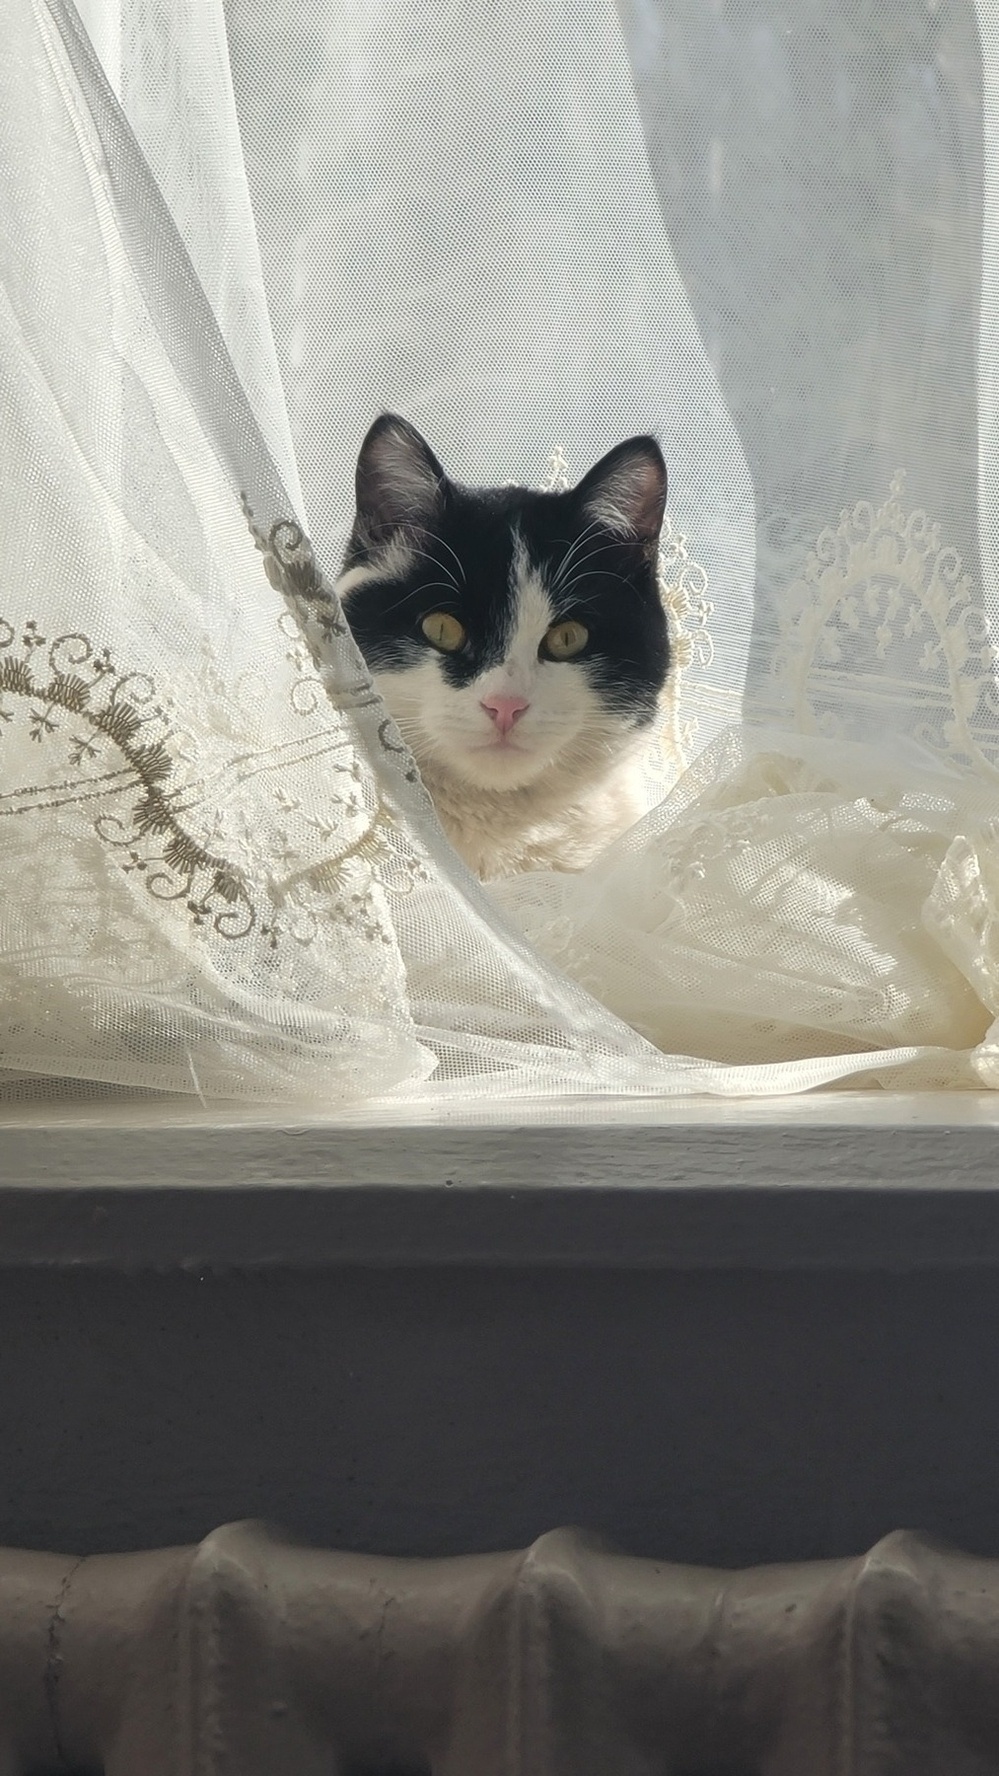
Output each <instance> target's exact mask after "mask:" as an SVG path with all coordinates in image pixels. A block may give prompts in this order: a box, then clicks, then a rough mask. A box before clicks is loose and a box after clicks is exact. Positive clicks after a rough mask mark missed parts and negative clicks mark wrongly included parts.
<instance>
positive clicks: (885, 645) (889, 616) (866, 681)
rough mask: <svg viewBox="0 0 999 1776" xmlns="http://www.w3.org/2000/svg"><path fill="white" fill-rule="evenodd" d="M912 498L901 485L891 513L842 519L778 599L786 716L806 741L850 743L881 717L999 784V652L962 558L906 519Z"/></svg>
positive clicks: (869, 508) (777, 677) (886, 507)
mask: <svg viewBox="0 0 999 1776" xmlns="http://www.w3.org/2000/svg"><path fill="white" fill-rule="evenodd" d="M904 486H905V482H904V477H903V475H902V474H901V473H899V474H897V475H896V476H895V478H894V480H893V481H892V484H891V489H890V492H889V495H888V498H887V499H886V500H885V501H884V502H883V503H882V504H881V505H880V506H875V505H874V504H873V502H871V501H869V500H858V501H857V503H856V504H855V505H854V506H852V507H850V508H848V509H846V510H844V511H843V512H841V513H840V517H839V522H838V524H836V525H835V526H830V527H828V528H827V529H825V530H823V531H822V532H821V533H820V534H819V536H818V538H817V540H816V541H815V543H814V545H813V547H812V548H811V550H810V551H808V552H807V554H806V556H805V559H804V561H803V563H802V565H801V566H800V567H799V569H798V571H797V573H795V574H794V575H793V577H792V579H791V583H790V584H789V585H788V584H786V583H785V589H784V590H783V591H782V592H780V594H779V596H775V595H771V604H772V607H773V610H774V612H775V618H776V625H777V633H778V642H777V646H776V648H775V650H774V657H773V666H772V670H773V681H774V684H775V686H779V687H780V690H781V691H782V693H783V698H784V704H783V709H782V711H781V713H782V715H783V717H784V719H790V721H791V722H792V724H793V726H794V727H796V728H799V729H803V730H804V731H805V732H815V731H816V730H818V731H819V732H821V733H825V734H828V735H830V736H840V735H849V733H850V731H851V724H852V722H853V720H854V718H855V717H856V716H859V717H861V718H863V717H864V715H865V713H866V711H867V709H868V708H869V707H876V708H878V709H879V710H880V711H881V712H882V719H886V720H887V721H889V722H892V721H893V720H894V721H898V719H899V717H901V721H902V723H903V725H904V726H905V728H906V730H907V731H908V732H909V733H910V734H911V735H912V736H913V737H914V738H915V739H917V740H919V741H921V742H923V743H924V744H927V745H930V746H933V747H935V748H936V749H938V750H943V751H945V752H947V753H949V754H950V756H951V757H952V758H954V759H955V760H956V761H958V762H959V763H961V764H963V765H968V764H971V765H972V766H973V767H974V768H975V769H976V770H977V771H979V772H980V773H982V774H984V775H985V776H986V777H995V776H996V775H999V770H997V766H996V753H997V751H999V734H997V726H996V666H997V664H999V648H997V646H996V643H995V640H994V638H993V636H992V634H991V632H990V628H989V623H988V618H987V616H986V613H985V611H984V609H983V608H982V603H981V599H980V597H979V596H978V595H977V593H976V588H975V587H974V585H973V582H972V579H971V576H970V575H969V574H968V573H966V572H965V569H964V565H963V562H962V560H961V557H960V555H959V554H958V551H957V550H956V549H954V548H952V547H950V546H949V545H947V544H945V543H944V542H943V540H942V533H941V527H940V525H939V524H935V523H933V522H931V520H930V519H929V518H928V517H927V515H926V513H925V512H924V511H919V510H916V511H912V512H906V511H905V509H904V506H903V503H902V496H903V493H904ZM893 706H894V709H895V710H897V711H898V712H899V714H898V716H893V714H892V707H893Z"/></svg>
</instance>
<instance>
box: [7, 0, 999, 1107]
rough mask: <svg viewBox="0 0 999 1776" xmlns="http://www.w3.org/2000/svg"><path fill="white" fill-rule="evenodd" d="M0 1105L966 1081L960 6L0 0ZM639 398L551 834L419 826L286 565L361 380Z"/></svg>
mask: <svg viewBox="0 0 999 1776" xmlns="http://www.w3.org/2000/svg"><path fill="white" fill-rule="evenodd" d="M6 23H7V32H6V46H5V54H4V57H3V58H2V60H0V182H2V189H0V378H2V383H3V389H2V401H0V452H2V473H0V487H2V492H0V869H2V888H3V893H2V898H0V987H2V997H0V1068H2V1073H0V1093H2V1095H3V1096H6V1097H8V1098H10V1097H17V1096H25V1095H28V1094H38V1093H43V1094H44V1093H45V1092H46V1091H49V1090H52V1089H54V1086H55V1082H56V1081H59V1080H62V1081H66V1080H69V1081H73V1082H78V1083H80V1084H85V1085H86V1086H87V1087H88V1088H90V1089H95V1090H96V1089H104V1088H108V1087H111V1088H118V1087H125V1088H130V1089H136V1088H139V1089H156V1090H166V1091H172V1092H186V1093H193V1094H197V1095H198V1096H200V1097H202V1098H204V1099H208V1098H210V1097H222V1098H230V1099H232V1098H243V1099H258V1100H263V1101H267V1100H273V1101H289V1100H293V1099H297V1100H300V1101H303V1102H308V1103H311V1104H313V1105H319V1106H326V1105H329V1106H333V1105H335V1104H337V1103H338V1102H343V1101H346V1100H350V1099H355V1100H356V1099H357V1098H359V1097H364V1096H377V1095H381V1094H385V1093H391V1094H393V1095H395V1096H396V1097H398V1096H400V1095H402V1096H406V1095H411V1096H413V1097H416V1096H423V1097H425V1096H427V1095H428V1094H434V1095H436V1096H438V1097H440V1098H441V1099H442V1100H444V1101H446V1100H447V1099H448V1098H449V1097H450V1098H455V1099H458V1100H460V1099H462V1098H464V1097H467V1096H468V1095H469V1094H470V1093H475V1094H476V1095H482V1094H485V1095H487V1096H488V1095H490V1094H493V1093H500V1092H502V1093H503V1094H504V1095H506V1096H509V1095H510V1094H522V1095H532V1096H537V1095H541V1094H547V1093H584V1092H587V1093H591V1092H595V1093H608V1092H616V1093H649V1094H679V1093H686V1092H690V1091H708V1092H715V1093H730V1094H745V1093H762V1092H775V1091H777V1092H790V1091H799V1090H805V1089H810V1088H813V1087H815V1086H820V1085H829V1084H834V1083H842V1084H847V1085H848V1084H850V1083H853V1082H856V1083H861V1084H864V1085H870V1084H871V1083H878V1084H882V1085H885V1086H895V1085H899V1086H906V1087H920V1086H956V1087H960V1086H963V1087H976V1086H977V1087H981V1086H982V1085H986V1086H992V1085H993V1084H997V1083H999V1035H997V1032H999V1022H997V1021H996V1020H999V938H997V934H996V910H997V907H999V762H997V761H999V700H997V666H999V651H997V643H996V639H995V633H996V632H995V618H996V605H997V597H999V549H997V544H996V537H997V523H996V520H997V517H999V513H997V510H996V508H997V506H999V474H997V472H996V466H995V465H996V460H997V459H996V448H997V444H999V375H997V365H999V349H997V344H996V342H997V340H999V325H997V323H999V313H997V309H999V247H997V240H999V235H997V231H996V228H995V223H994V214H995V209H996V204H995V198H996V189H995V188H996V182H997V178H999V174H997V171H996V143H997V141H999V111H997V107H999V94H997V92H996V62H997V47H999V4H996V0H981V3H980V4H979V5H978V6H977V7H976V6H974V5H973V4H971V0H955V3H954V4H953V5H951V6H948V7H942V6H939V5H938V4H936V0H905V3H904V4H900V5H898V6H896V7H892V8H883V7H881V6H877V5H875V4H873V3H872V0H846V4H843V3H842V0H836V3H835V4H834V0H809V4H807V5H805V6H803V5H802V4H801V3H800V0H794V3H793V4H792V0H734V3H731V4H726V5H724V6H723V5H721V4H714V3H711V4H706V3H705V0H621V4H620V6H615V5H614V4H613V3H612V0H573V4H572V5H571V6H570V5H568V4H565V5H556V6H552V7H539V6H537V5H536V4H535V3H534V0H511V3H510V4H509V5H507V6H504V7H502V8H499V9H497V8H496V7H494V6H492V5H487V4H486V0H439V3H438V4H435V5H434V6H432V7H426V6H418V5H416V4H414V0H313V3H312V4H310V5H309V6H307V7H306V6H305V5H303V4H302V3H301V0H228V3H227V4H226V5H225V7H224V8H223V5H222V0H172V4H171V5H170V6H169V7H167V6H165V5H164V4H162V0H86V3H82V0H81V4H80V5H79V9H77V8H75V7H74V6H73V4H72V3H71V0H8V9H7V15H6ZM386 407H388V408H392V409H394V410H396V411H399V412H403V413H405V414H406V415H407V416H408V417H409V418H410V419H412V420H413V421H414V422H415V424H417V425H418V426H419V427H420V429H421V431H423V432H424V433H425V434H426V436H427V437H428V438H430V439H431V440H432V441H433V444H434V448H435V450H437V451H438V452H439V454H440V455H441V458H442V460H445V461H446V462H447V464H448V467H449V469H451V471H452V472H453V473H454V474H455V475H456V476H458V477H459V478H463V479H465V480H468V481H471V482H477V483H478V482H481V483H487V482H504V481H509V480H518V481H521V482H524V483H526V484H528V485H539V486H540V485H545V484H548V485H553V484H555V485H557V484H560V480H561V478H564V477H565V476H566V475H567V476H568V477H569V479H570V480H573V479H575V478H577V477H578V476H579V475H581V474H582V473H583V472H584V471H585V470H586V469H587V468H588V467H589V465H590V464H591V463H592V462H593V461H595V460H596V458H597V457H598V456H600V455H601V454H602V453H603V452H604V451H605V450H606V449H608V448H609V447H610V446H611V445H613V444H614V443H615V442H617V441H618V440H619V439H621V438H624V437H626V436H627V435H628V434H630V433H634V432H638V431H645V430H653V431H655V432H656V434H657V435H658V437H659V438H660V441H661V443H662V446H663V450H664V453H665V456H666V460H667V463H668V465H669V475H670V494H669V509H668V514H667V521H666V524H665V527H664V532H663V546H662V552H661V572H660V579H661V586H662V591H663V597H664V600H665V603H666V607H667V612H668V615H669V619H670V625H671V631H672V639H673V651H674V662H675V667H674V671H673V675H672V678H671V681H670V685H669V695H668V703H667V706H666V707H665V708H664V709H663V712H662V721H661V723H660V724H659V726H658V728H657V731H656V733H655V736H654V740H653V742H652V743H651V744H650V749H649V758H648V763H647V771H646V778H647V786H648V804H649V811H648V813H647V815H646V816H645V818H644V819H643V820H642V821H640V823H639V824H638V825H637V826H636V827H634V828H633V829H632V830H631V831H630V832H629V833H627V834H626V835H625V836H624V837H623V838H622V839H620V840H618V841H617V843H616V844H615V845H613V846H612V847H611V848H610V849H609V850H608V851H607V853H606V854H605V855H603V856H602V857H601V858H599V859H598V861H597V862H596V863H595V864H592V865H590V866H589V867H588V868H587V869H585V870H584V871H582V872H580V873H578V874H572V875H569V874H548V873H534V874H531V875H524V876H521V877H516V878H513V879H511V880H509V881H506V882H503V883H498V884H494V885H492V886H490V887H489V888H484V887H483V886H482V885H481V884H479V883H478V882H476V881H475V880H473V878H472V877H471V876H470V875H469V874H468V872H467V871H466V870H465V868H464V866H463V865H462V864H461V863H460V862H459V860H458V859H457V858H456V856H455V855H454V854H453V853H452V851H451V849H450V847H449V845H448V844H447V842H446V840H445V838H444V836H443V833H442V832H441V829H440V827H439V825H438V823H437V820H436V816H435V814H434V810H433V807H432V805H431V803H430V800H429V798H428V796H427V794H426V792H425V791H424V790H423V788H422V786H421V783H420V780H419V775H418V772H417V770H416V767H415V765H414V762H413V760H412V758H411V756H410V755H409V753H408V751H407V750H406V747H405V746H404V744H403V742H402V740H401V738H400V736H399V734H398V733H397V731H396V729H395V728H394V726H393V724H392V722H391V720H390V719H389V717H388V715H387V712H386V710H385V708H384V706H383V705H382V704H381V702H380V700H379V697H378V695H377V692H376V691H375V689H374V686H373V684H372V681H371V677H370V674H369V672H368V671H367V669H366V667H365V664H364V662H363V660H362V658H361V656H360V654H359V653H358V651H357V649H356V647H355V646H354V643H353V641H352V638H351V636H350V632H349V630H348V628H347V625H346V622H345V620H344V617H343V614H342V612H341V610H340V608H339V606H338V605H337V602H336V600H335V598H334V596H333V594H332V592H331V590H330V586H331V582H332V580H333V579H334V578H335V576H336V571H337V566H338V561H339V557H340V553H341V551H342V548H343V544H344V540H345V536H346V532H347V529H348V527H349V523H350V518H351V509H352V498H353V464H354V459H355V457H356V453H357V449H358V445H359V443H360V440H361V437H362V436H363V433H364V431H365V429H366V427H367V425H368V424H369V422H370V421H371V419H372V418H374V416H375V415H376V414H377V413H378V412H379V411H380V410H381V409H383V408H386Z"/></svg>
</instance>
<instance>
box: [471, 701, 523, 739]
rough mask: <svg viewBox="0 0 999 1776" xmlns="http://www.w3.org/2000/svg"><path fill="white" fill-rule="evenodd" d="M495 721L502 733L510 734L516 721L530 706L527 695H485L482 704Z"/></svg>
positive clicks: (490, 717) (491, 719)
mask: <svg viewBox="0 0 999 1776" xmlns="http://www.w3.org/2000/svg"><path fill="white" fill-rule="evenodd" d="M480 707H481V708H482V709H484V710H485V712H486V714H487V715H488V716H489V719H490V721H494V722H495V723H496V726H497V727H498V729H499V731H500V733H501V734H509V732H510V729H511V728H512V727H513V724H514V722H518V721H519V720H520V718H521V716H522V715H523V713H524V710H525V709H529V708H530V704H529V703H528V701H527V698H526V697H499V696H491V697H483V699H482V703H481V705H480Z"/></svg>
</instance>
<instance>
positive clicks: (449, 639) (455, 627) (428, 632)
mask: <svg viewBox="0 0 999 1776" xmlns="http://www.w3.org/2000/svg"><path fill="white" fill-rule="evenodd" d="M420 628H421V629H422V630H423V633H424V635H425V636H426V638H427V640H428V641H429V643H430V645H431V647H435V648H439V649H440V651H441V653H442V654H456V653H457V652H458V649H459V648H460V647H464V645H465V639H466V637H465V625H464V624H463V623H459V621H458V619H457V617H452V616H451V614H450V612H448V611H432V612H431V614H430V616H429V617H424V619H423V621H422V623H421V624H420Z"/></svg>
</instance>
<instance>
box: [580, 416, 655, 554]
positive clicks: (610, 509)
mask: <svg viewBox="0 0 999 1776" xmlns="http://www.w3.org/2000/svg"><path fill="white" fill-rule="evenodd" d="M573 498H574V499H575V500H576V501H577V502H578V503H579V505H580V506H581V508H582V511H583V514H584V516H585V517H586V518H588V519H589V521H590V523H591V524H594V523H595V524H602V525H604V526H605V528H606V529H607V530H612V531H615V532H616V533H617V535H618V536H621V537H627V538H629V539H633V540H634V541H635V542H639V543H654V542H655V540H656V538H657V537H658V535H659V532H660V530H661V528H662V522H663V513H664V512H665V510H666V464H665V462H664V461H663V453H662V451H661V450H660V448H659V446H658V444H657V443H656V441H655V439H654V438H651V437H648V436H643V437H640V438H628V439H627V440H626V441H625V443H623V444H617V445H615V447H614V449H613V450H609V451H608V453H607V455H606V456H602V457H601V459H600V461H599V462H598V463H597V465H596V467H595V468H592V469H591V470H590V472H589V474H588V475H586V476H585V477H584V478H583V480H582V481H581V482H580V483H579V486H578V487H577V488H576V490H575V492H574V494H573Z"/></svg>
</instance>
